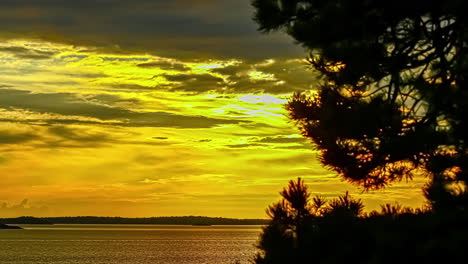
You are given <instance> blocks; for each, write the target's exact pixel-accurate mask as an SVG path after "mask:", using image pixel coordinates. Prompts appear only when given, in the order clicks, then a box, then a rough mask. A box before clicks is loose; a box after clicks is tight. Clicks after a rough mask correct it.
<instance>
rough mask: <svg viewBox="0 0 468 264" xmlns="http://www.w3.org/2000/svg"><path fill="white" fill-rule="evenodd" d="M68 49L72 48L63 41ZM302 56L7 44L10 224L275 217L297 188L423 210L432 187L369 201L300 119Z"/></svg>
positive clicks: (3, 51) (5, 141) (1, 61)
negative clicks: (321, 157) (296, 94)
mask: <svg viewBox="0 0 468 264" xmlns="http://www.w3.org/2000/svg"><path fill="white" fill-rule="evenodd" d="M62 43H63V42H62ZM314 85H317V82H316V76H315V75H314V74H313V73H312V72H311V70H310V68H308V67H307V65H306V63H305V62H304V60H303V59H301V58H296V59H294V58H290V59H278V58H266V59H262V60H245V59H235V58H232V59H210V58H206V59H200V58H197V59H192V60H190V59H177V58H172V57H158V56H155V55H151V54H150V53H147V54H145V53H141V52H135V53H132V52H130V51H129V52H126V53H125V54H123V53H117V52H116V53H112V52H111V51H109V50H100V49H96V48H95V47H93V46H84V45H82V46H80V45H69V44H60V43H59V42H47V41H43V40H31V39H29V40H28V39H18V38H10V39H8V40H5V41H3V42H2V43H1V44H0V88H1V89H0V93H1V94H0V118H1V123H0V148H1V154H0V170H1V172H2V175H3V177H2V186H3V188H0V202H2V203H3V204H0V217H12V216H20V215H35V216H72V215H98V216H128V217H143V216H172V215H206V216H223V217H238V218H264V217H266V215H265V213H264V210H265V208H266V207H267V206H268V205H269V204H271V203H273V202H275V201H276V200H277V199H279V195H278V192H279V191H280V190H281V189H282V188H283V187H284V186H285V185H286V184H287V182H288V180H290V179H294V178H297V177H302V178H304V179H305V181H306V183H308V184H309V185H310V189H311V191H312V192H313V193H314V194H319V195H322V196H325V197H336V196H338V195H341V194H344V192H345V191H346V190H350V192H351V193H352V194H354V195H355V196H356V197H358V198H362V199H363V200H364V201H365V203H366V206H367V208H368V209H376V208H378V205H379V204H382V203H386V202H395V201H398V202H400V203H402V204H405V205H410V206H420V205H421V204H422V203H423V200H422V196H421V191H420V187H421V186H422V184H423V182H424V179H421V178H417V179H415V181H413V182H410V183H401V184H396V185H395V186H393V187H390V188H388V189H386V190H383V191H378V192H371V193H361V192H360V190H359V189H357V188H355V187H354V186H351V185H350V184H348V183H344V182H342V180H341V179H339V178H336V177H335V176H334V173H333V172H331V171H327V170H325V169H324V168H322V167H321V165H320V164H319V162H318V161H317V153H316V152H315V151H314V150H313V148H312V146H311V145H310V144H309V143H308V141H307V140H305V139H303V138H302V137H301V136H300V134H299V133H298V130H297V129H296V128H295V127H294V124H293V123H292V122H291V121H289V120H288V118H287V113H286V111H285V110H284V103H285V102H286V101H287V100H288V97H289V96H290V95H291V93H292V92H293V91H295V90H296V91H297V90H307V89H313V88H314Z"/></svg>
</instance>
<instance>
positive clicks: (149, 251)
mask: <svg viewBox="0 0 468 264" xmlns="http://www.w3.org/2000/svg"><path fill="white" fill-rule="evenodd" d="M21 227H23V228H24V229H23V230H0V263H1V264H234V263H236V261H238V263H249V260H251V259H252V257H253V256H254V254H255V251H256V249H255V246H254V245H255V243H256V241H257V239H258V236H259V234H260V231H261V227H260V226H173V225H50V226H49V225H21Z"/></svg>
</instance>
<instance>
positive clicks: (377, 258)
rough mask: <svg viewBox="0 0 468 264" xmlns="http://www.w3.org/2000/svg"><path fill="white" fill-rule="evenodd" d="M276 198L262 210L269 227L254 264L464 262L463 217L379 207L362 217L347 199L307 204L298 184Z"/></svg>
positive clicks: (304, 189)
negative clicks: (267, 216)
mask: <svg viewBox="0 0 468 264" xmlns="http://www.w3.org/2000/svg"><path fill="white" fill-rule="evenodd" d="M281 195H282V196H283V199H282V201H280V202H279V203H276V204H275V205H273V206H270V207H269V208H268V210H267V212H268V215H269V216H270V219H271V221H270V222H269V224H268V225H266V226H265V227H264V228H263V232H262V234H261V236H260V240H259V242H258V244H257V247H258V249H259V252H258V254H257V255H256V257H255V260H254V263H256V264H285V263H288V264H302V263H325V264H342V263H367V264H387V263H388V264H390V263H391V264H393V263H412V264H413V263H439V262H440V259H441V258H443V263H466V261H467V259H468V253H467V252H466V250H465V247H466V243H468V236H467V234H468V226H467V225H466V221H467V220H468V214H466V213H460V212H456V211H452V212H449V213H447V214H434V213H433V212H431V211H428V210H422V209H420V210H413V209H408V208H403V207H402V206H400V205H384V206H382V210H381V212H380V213H377V212H373V213H371V214H370V215H365V214H363V213H362V209H363V205H362V202H361V201H360V200H355V199H353V198H352V197H351V196H350V195H349V194H348V193H346V194H345V195H344V196H341V197H339V198H338V199H334V200H332V201H330V202H326V201H325V200H324V199H323V198H320V199H312V200H310V199H308V198H309V197H310V196H311V194H310V193H309V191H308V189H307V187H306V186H305V185H304V182H303V181H302V180H300V179H299V180H298V181H296V182H294V181H290V182H289V186H288V187H287V188H285V189H284V190H283V191H282V192H281ZM317 197H318V196H316V198H317ZM298 201H307V202H306V203H302V202H298ZM293 204H294V205H296V206H293ZM299 204H300V205H301V206H302V207H301V208H299V207H297V205H299ZM317 208H319V209H317ZM300 212H302V213H300ZM306 212H307V213H306Z"/></svg>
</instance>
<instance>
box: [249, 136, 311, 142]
mask: <svg viewBox="0 0 468 264" xmlns="http://www.w3.org/2000/svg"><path fill="white" fill-rule="evenodd" d="M257 142H261V143H305V142H307V139H305V138H290V137H281V136H279V137H264V138H262V139H260V140H257Z"/></svg>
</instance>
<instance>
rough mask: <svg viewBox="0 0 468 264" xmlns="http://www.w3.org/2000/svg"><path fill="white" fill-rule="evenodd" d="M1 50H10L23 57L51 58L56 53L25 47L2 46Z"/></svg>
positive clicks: (18, 56)
mask: <svg viewBox="0 0 468 264" xmlns="http://www.w3.org/2000/svg"><path fill="white" fill-rule="evenodd" d="M0 52H8V53H11V54H13V55H15V57H17V58H21V59H35V60H42V59H49V58H51V57H52V56H54V55H55V53H54V52H49V51H41V50H34V49H27V48H25V47H0Z"/></svg>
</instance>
